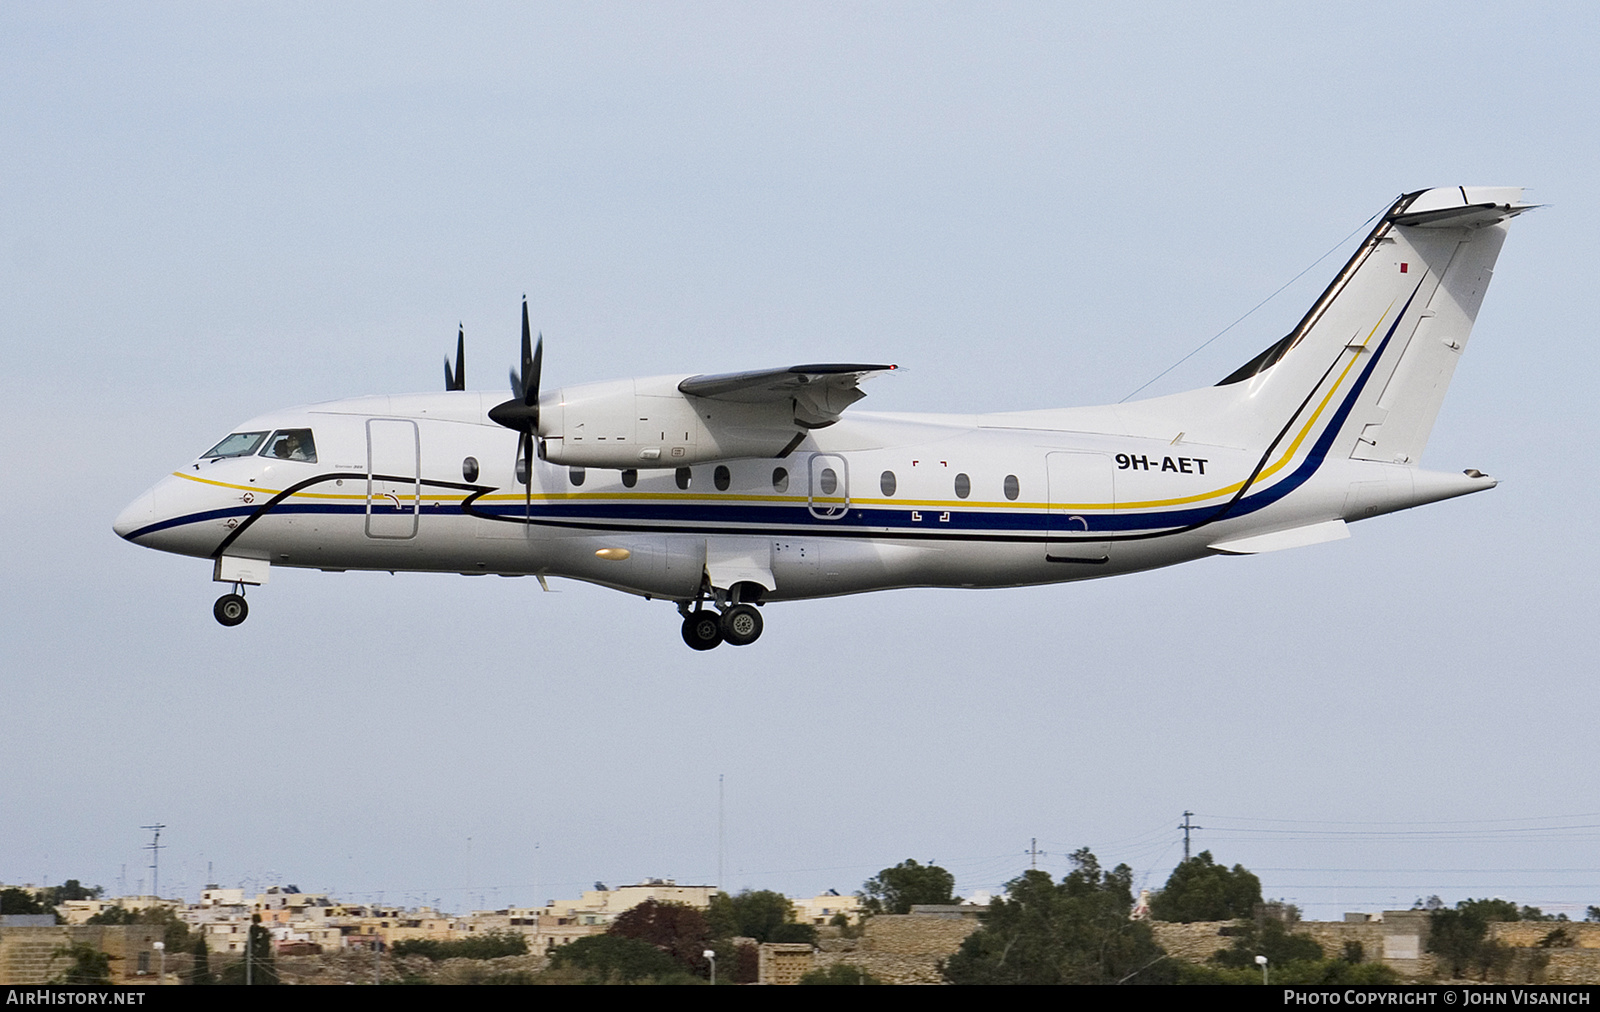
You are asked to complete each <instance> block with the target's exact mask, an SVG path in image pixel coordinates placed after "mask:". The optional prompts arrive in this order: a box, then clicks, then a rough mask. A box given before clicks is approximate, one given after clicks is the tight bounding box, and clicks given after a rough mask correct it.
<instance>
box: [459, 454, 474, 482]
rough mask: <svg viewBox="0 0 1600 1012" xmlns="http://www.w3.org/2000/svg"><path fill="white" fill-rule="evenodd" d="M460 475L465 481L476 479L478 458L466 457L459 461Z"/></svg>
mask: <svg viewBox="0 0 1600 1012" xmlns="http://www.w3.org/2000/svg"><path fill="white" fill-rule="evenodd" d="M461 477H462V478H464V479H465V480H467V481H477V480H478V458H477V457H468V458H467V459H465V460H463V461H462V462H461Z"/></svg>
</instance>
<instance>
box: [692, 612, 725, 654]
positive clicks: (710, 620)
mask: <svg viewBox="0 0 1600 1012" xmlns="http://www.w3.org/2000/svg"><path fill="white" fill-rule="evenodd" d="M683 641H684V642H685V643H687V644H689V646H691V647H693V648H694V649H696V650H711V649H713V648H714V647H716V645H717V644H719V643H721V642H722V622H721V616H719V615H718V614H717V613H716V612H714V611H712V610H711V609H709V608H696V609H695V610H694V611H691V612H690V613H689V614H687V615H685V616H684V618H683Z"/></svg>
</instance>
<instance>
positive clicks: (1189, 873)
mask: <svg viewBox="0 0 1600 1012" xmlns="http://www.w3.org/2000/svg"><path fill="white" fill-rule="evenodd" d="M1260 903H1261V880H1260V879H1258V878H1256V877H1255V876H1254V875H1252V874H1251V873H1250V872H1249V871H1246V870H1245V868H1244V866H1243V865H1238V864H1236V865H1234V866H1233V868H1232V870H1229V869H1228V868H1226V867H1224V866H1222V865H1220V864H1217V863H1216V861H1215V860H1213V859H1212V857H1211V852H1210V851H1209V850H1202V851H1201V852H1200V856H1199V857H1196V858H1192V859H1190V860H1188V861H1184V862H1183V863H1182V864H1180V865H1178V866H1177V867H1176V868H1174V869H1172V874H1171V876H1169V877H1168V878H1167V884H1166V886H1165V887H1164V888H1163V889H1162V890H1161V891H1160V892H1158V893H1156V894H1155V895H1154V896H1153V897H1151V898H1150V916H1151V917H1153V918H1155V919H1156V920H1158V921H1178V922H1183V923H1188V922H1190V921H1232V920H1237V919H1238V918H1240V917H1249V916H1250V915H1251V914H1252V913H1254V912H1255V908H1256V907H1257V906H1258V905H1260Z"/></svg>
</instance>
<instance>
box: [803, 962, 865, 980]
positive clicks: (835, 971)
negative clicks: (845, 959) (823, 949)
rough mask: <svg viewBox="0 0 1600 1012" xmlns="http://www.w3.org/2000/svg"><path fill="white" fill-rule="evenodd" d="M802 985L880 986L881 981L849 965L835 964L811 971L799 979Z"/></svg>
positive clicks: (857, 967)
mask: <svg viewBox="0 0 1600 1012" xmlns="http://www.w3.org/2000/svg"><path fill="white" fill-rule="evenodd" d="M800 983H802V984H882V983H883V981H881V980H879V979H878V978H877V977H874V976H873V975H872V974H870V973H868V972H867V971H865V970H863V969H861V967H859V966H851V965H850V964H849V963H835V964H833V965H832V966H830V967H828V968H827V969H826V970H812V971H811V972H810V973H807V974H805V975H804V976H802V977H801V978H800Z"/></svg>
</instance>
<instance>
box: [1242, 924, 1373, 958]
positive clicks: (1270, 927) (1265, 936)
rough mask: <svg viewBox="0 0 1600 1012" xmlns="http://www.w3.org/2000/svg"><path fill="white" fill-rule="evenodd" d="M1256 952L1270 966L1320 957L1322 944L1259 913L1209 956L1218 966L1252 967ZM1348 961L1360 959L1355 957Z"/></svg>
mask: <svg viewBox="0 0 1600 1012" xmlns="http://www.w3.org/2000/svg"><path fill="white" fill-rule="evenodd" d="M1257 956H1266V957H1267V961H1268V962H1269V963H1270V964H1271V965H1272V966H1282V965H1284V964H1285V963H1292V962H1296V961H1316V960H1320V959H1321V958H1322V946H1320V945H1318V944H1317V943H1316V940H1315V939H1313V938H1312V937H1311V936H1310V935H1297V934H1294V933H1293V932H1291V931H1289V929H1288V928H1287V927H1286V926H1285V925H1284V923H1283V921H1281V920H1279V919H1278V918H1276V917H1261V918H1258V919H1256V920H1254V921H1251V922H1250V923H1249V924H1247V925H1246V926H1245V928H1244V930H1243V931H1241V932H1239V933H1238V934H1237V935H1235V936H1234V939H1233V945H1232V946H1231V947H1229V948H1226V949H1222V950H1219V951H1218V952H1217V954H1216V955H1214V956H1212V957H1211V961H1212V962H1213V963H1216V964H1217V965H1218V966H1232V967H1253V966H1255V965H1256V957H1257ZM1349 962H1360V960H1359V959H1356V960H1350V961H1349Z"/></svg>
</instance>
